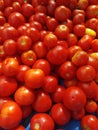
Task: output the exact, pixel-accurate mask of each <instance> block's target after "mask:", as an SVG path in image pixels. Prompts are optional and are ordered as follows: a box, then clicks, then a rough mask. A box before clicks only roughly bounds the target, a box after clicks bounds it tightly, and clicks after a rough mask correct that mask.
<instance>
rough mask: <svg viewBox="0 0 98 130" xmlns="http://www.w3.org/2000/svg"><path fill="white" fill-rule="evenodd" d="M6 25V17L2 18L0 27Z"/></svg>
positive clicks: (0, 17) (0, 18)
mask: <svg viewBox="0 0 98 130" xmlns="http://www.w3.org/2000/svg"><path fill="white" fill-rule="evenodd" d="M5 23H6V19H5V17H4V16H0V26H3V25H4V24H5Z"/></svg>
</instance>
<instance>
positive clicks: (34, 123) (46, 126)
mask: <svg viewBox="0 0 98 130" xmlns="http://www.w3.org/2000/svg"><path fill="white" fill-rule="evenodd" d="M43 119H44V120H43ZM37 127H38V128H39V129H40V130H54V121H53V119H52V118H51V116H49V115H48V114H44V113H39V114H35V115H34V116H33V117H32V118H31V121H30V129H31V130H34V129H36V128H37Z"/></svg>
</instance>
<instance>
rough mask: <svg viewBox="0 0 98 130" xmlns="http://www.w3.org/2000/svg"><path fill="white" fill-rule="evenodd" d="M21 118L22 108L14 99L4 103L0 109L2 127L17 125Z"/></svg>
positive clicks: (9, 127)
mask: <svg viewBox="0 0 98 130" xmlns="http://www.w3.org/2000/svg"><path fill="white" fill-rule="evenodd" d="M11 108H13V109H11ZM17 115H18V116H17ZM13 117H14V118H13ZM21 120H22V110H21V108H20V106H19V105H18V104H17V103H15V102H14V101H8V102H6V103H4V105H3V106H2V109H1V111H0V126H1V127H2V128H4V129H11V128H14V127H16V126H17V125H19V123H20V122H21Z"/></svg>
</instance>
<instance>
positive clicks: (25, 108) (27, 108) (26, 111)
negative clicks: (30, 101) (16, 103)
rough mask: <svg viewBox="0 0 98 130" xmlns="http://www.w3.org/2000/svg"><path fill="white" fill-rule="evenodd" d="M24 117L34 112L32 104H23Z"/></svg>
mask: <svg viewBox="0 0 98 130" xmlns="http://www.w3.org/2000/svg"><path fill="white" fill-rule="evenodd" d="M21 109H22V113H23V114H22V117H23V119H26V118H28V117H29V116H30V115H31V114H32V105H27V106H21Z"/></svg>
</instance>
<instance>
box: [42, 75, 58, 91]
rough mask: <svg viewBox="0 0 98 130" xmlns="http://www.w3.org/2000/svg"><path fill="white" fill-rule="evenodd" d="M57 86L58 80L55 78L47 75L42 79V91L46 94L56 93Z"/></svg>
mask: <svg viewBox="0 0 98 130" xmlns="http://www.w3.org/2000/svg"><path fill="white" fill-rule="evenodd" d="M57 85H58V79H57V78H56V77H55V76H52V75H47V76H45V78H44V83H43V86H42V88H43V90H44V91H45V92H48V93H53V92H55V91H56V89H57Z"/></svg>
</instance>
